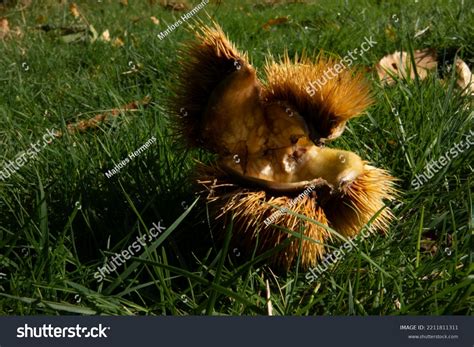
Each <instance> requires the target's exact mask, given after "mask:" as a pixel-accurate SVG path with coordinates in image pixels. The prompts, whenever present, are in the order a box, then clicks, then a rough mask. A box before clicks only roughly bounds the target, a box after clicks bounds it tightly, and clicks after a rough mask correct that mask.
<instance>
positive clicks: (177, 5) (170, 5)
mask: <svg viewBox="0 0 474 347" xmlns="http://www.w3.org/2000/svg"><path fill="white" fill-rule="evenodd" d="M161 6H163V7H164V8H166V9H168V10H172V11H186V10H188V9H189V5H188V4H187V3H186V2H182V1H168V0H164V1H162V2H161Z"/></svg>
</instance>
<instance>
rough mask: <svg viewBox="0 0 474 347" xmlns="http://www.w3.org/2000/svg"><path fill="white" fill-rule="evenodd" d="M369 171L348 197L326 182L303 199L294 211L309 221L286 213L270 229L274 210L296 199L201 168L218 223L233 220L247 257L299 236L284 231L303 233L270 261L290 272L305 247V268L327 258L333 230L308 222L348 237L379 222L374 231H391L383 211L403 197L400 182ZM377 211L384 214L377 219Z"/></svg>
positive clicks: (387, 214)
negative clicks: (332, 190) (333, 192)
mask: <svg viewBox="0 0 474 347" xmlns="http://www.w3.org/2000/svg"><path fill="white" fill-rule="evenodd" d="M369 168H370V169H368V170H367V171H366V172H364V174H363V175H361V176H360V177H359V178H358V179H357V180H356V181H355V182H353V183H352V185H350V186H349V187H348V188H347V189H346V190H345V192H344V193H343V194H342V195H341V194H338V195H331V194H330V193H329V191H328V189H327V187H325V186H324V185H323V184H322V185H319V186H317V187H315V189H314V190H313V191H312V192H311V194H308V195H305V196H304V197H302V198H301V199H300V200H299V201H298V202H297V203H296V204H295V205H294V206H293V207H292V208H291V210H292V212H293V213H295V214H299V215H303V216H305V217H306V219H303V218H300V217H298V216H295V215H294V214H290V213H285V214H282V215H280V216H279V217H278V218H277V219H276V220H274V221H273V223H272V224H269V225H267V224H265V222H264V221H265V220H266V219H267V218H269V217H270V216H272V214H274V213H275V212H276V211H278V209H277V208H275V207H273V206H276V207H278V208H280V209H286V208H289V207H290V206H291V205H290V204H291V202H292V200H293V199H294V198H295V196H288V195H275V194H270V193H268V192H266V191H265V190H261V189H249V188H245V187H242V186H240V185H237V184H235V183H233V181H232V180H231V179H230V178H229V177H227V176H226V174H225V173H224V172H223V171H222V170H220V169H219V168H217V167H210V166H205V165H200V167H199V169H198V176H199V177H200V179H199V180H198V183H199V184H200V185H201V186H202V187H203V188H204V189H203V190H201V194H202V195H203V196H204V197H205V199H206V200H207V202H208V204H209V208H210V211H211V213H212V215H213V217H214V218H215V219H216V220H220V221H221V222H223V223H226V222H228V218H231V215H232V216H233V218H234V230H233V232H234V235H233V242H234V245H236V246H237V247H241V248H239V249H241V250H243V251H246V252H247V253H251V252H252V251H253V250H254V249H255V247H256V248H257V249H256V250H257V253H263V252H265V251H268V250H270V249H273V248H275V247H276V246H278V245H280V244H282V243H283V242H284V241H285V240H287V239H288V238H290V237H292V236H294V235H292V234H290V233H288V232H286V231H285V230H283V229H282V228H286V229H288V230H290V231H291V232H292V233H293V234H295V233H299V232H300V231H302V235H303V236H304V238H296V239H294V240H293V241H292V242H291V243H290V245H289V246H288V247H287V248H285V249H284V250H283V251H282V252H281V253H278V255H276V256H274V257H273V258H272V259H270V261H269V263H271V264H273V265H275V266H276V267H278V268H282V269H289V268H290V267H291V266H292V265H294V264H295V263H296V260H297V259H298V253H299V251H300V243H301V258H300V266H301V267H302V268H303V269H307V268H309V267H311V266H314V265H316V264H317V263H318V260H319V259H322V257H323V255H324V253H325V250H326V245H327V243H328V241H331V240H332V235H331V232H330V231H329V230H328V229H326V228H324V227H322V226H320V225H317V224H316V223H313V222H311V221H309V220H308V219H312V220H315V221H317V222H319V223H321V224H322V225H324V226H328V227H329V228H333V229H335V230H336V231H337V232H338V233H340V234H342V235H345V236H354V235H356V234H357V233H359V232H360V231H361V229H362V228H363V227H364V226H365V225H366V223H367V222H369V221H370V220H371V218H374V220H373V221H372V223H371V225H370V226H368V227H369V228H372V229H377V230H379V231H381V232H386V230H387V228H388V226H389V222H390V221H391V220H392V219H393V214H392V213H391V212H390V210H389V209H388V208H385V209H383V207H384V200H385V199H387V200H393V199H394V198H395V196H396V194H397V192H396V189H395V188H394V179H393V178H392V177H391V176H390V175H388V174H387V173H386V172H385V171H384V170H380V169H375V168H371V167H369ZM300 196H301V195H300ZM272 205H273V206H272ZM380 210H381V211H380ZM377 212H378V213H379V214H378V215H377V216H376V217H374V216H375V215H376V214H377ZM275 225H278V227H276V226H275ZM306 238H309V239H311V240H312V241H310V240H307V239H306Z"/></svg>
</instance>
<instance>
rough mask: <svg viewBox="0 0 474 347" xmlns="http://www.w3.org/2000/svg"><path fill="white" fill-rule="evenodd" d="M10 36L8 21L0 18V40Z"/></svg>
mask: <svg viewBox="0 0 474 347" xmlns="http://www.w3.org/2000/svg"><path fill="white" fill-rule="evenodd" d="M9 34H10V26H9V24H8V19H6V18H0V40H3V39H4V38H6V37H7V35H9Z"/></svg>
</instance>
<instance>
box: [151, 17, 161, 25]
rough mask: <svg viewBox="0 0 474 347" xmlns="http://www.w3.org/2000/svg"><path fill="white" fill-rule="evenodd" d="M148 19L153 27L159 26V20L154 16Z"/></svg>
mask: <svg viewBox="0 0 474 347" xmlns="http://www.w3.org/2000/svg"><path fill="white" fill-rule="evenodd" d="M150 19H151V21H152V22H153V24H155V25H159V24H160V20H159V19H158V18H156V17H155V16H151V17H150Z"/></svg>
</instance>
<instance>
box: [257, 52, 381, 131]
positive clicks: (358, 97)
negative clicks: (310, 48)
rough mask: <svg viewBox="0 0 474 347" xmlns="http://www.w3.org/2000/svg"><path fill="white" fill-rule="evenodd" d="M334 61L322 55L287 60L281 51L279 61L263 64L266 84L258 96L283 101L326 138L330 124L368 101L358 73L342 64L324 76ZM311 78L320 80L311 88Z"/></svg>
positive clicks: (363, 107) (364, 106) (355, 112)
mask: <svg viewBox="0 0 474 347" xmlns="http://www.w3.org/2000/svg"><path fill="white" fill-rule="evenodd" d="M336 64H341V62H340V61H336V60H334V59H331V58H325V57H323V56H319V57H318V58H316V59H315V60H311V59H309V58H307V57H306V56H305V55H303V56H302V57H301V58H298V56H296V57H295V59H294V61H291V59H290V58H289V57H288V55H287V54H285V56H284V58H283V60H282V61H281V62H276V61H275V60H273V59H270V60H268V61H267V63H266V66H265V73H266V78H267V81H268V83H267V85H266V88H264V89H263V92H262V96H263V98H264V99H265V100H266V101H268V102H272V101H279V100H285V101H286V102H288V103H289V104H291V105H293V107H294V108H295V109H296V110H297V111H298V112H299V114H300V115H301V116H303V118H304V119H305V120H306V122H307V123H308V124H309V125H313V128H315V130H316V131H317V132H318V133H319V135H320V136H321V137H324V138H330V137H331V131H333V128H334V126H336V125H337V124H338V123H341V122H346V121H347V120H349V119H350V118H353V117H356V116H359V115H361V113H362V112H363V111H365V110H366V109H367V107H368V106H370V104H371V103H372V98H371V96H370V90H369V86H368V84H367V83H366V81H365V80H364V77H363V74H362V73H361V72H357V71H354V70H352V69H350V68H348V67H346V68H344V69H343V70H342V71H340V72H339V73H338V74H337V75H336V77H333V78H326V77H324V73H325V72H326V71H328V70H329V69H331V68H334V66H335V65H336ZM333 70H334V69H333ZM315 81H320V82H321V83H320V85H318V86H315V88H313V87H311V83H312V84H313V86H314V82H315ZM323 82H325V83H323Z"/></svg>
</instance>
